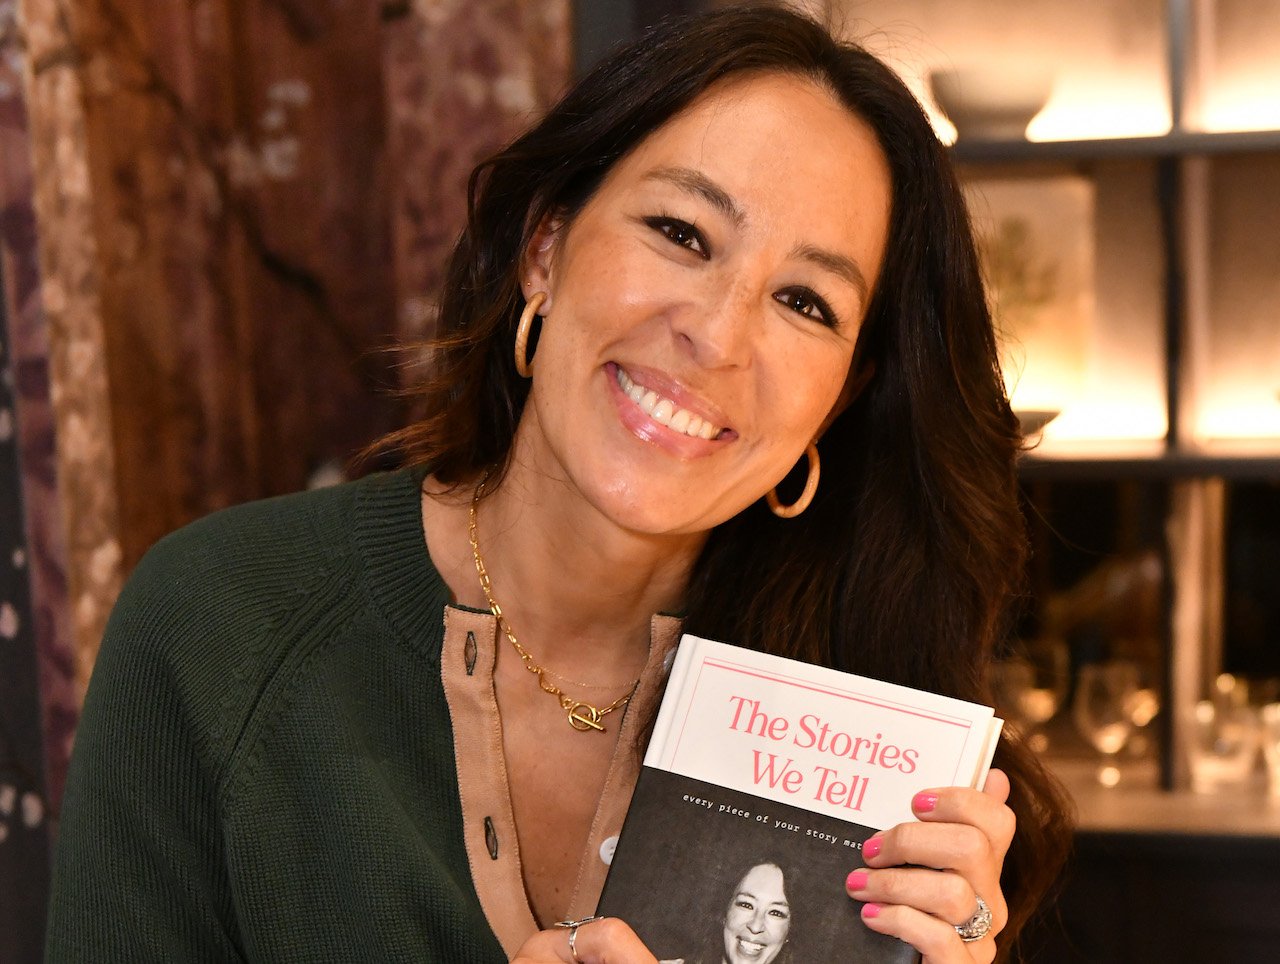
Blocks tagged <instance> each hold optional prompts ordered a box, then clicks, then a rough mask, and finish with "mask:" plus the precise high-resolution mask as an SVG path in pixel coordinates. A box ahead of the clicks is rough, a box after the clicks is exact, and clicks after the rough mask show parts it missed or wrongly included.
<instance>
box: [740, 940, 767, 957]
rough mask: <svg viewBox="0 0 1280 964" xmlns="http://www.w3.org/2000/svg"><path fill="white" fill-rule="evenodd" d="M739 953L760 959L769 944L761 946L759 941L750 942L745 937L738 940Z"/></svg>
mask: <svg viewBox="0 0 1280 964" xmlns="http://www.w3.org/2000/svg"><path fill="white" fill-rule="evenodd" d="M737 941H738V951H739V952H740V953H741V954H742V955H743V956H744V957H760V956H761V955H762V954H764V952H765V948H766V947H767V946H768V945H767V944H761V943H760V942H759V941H753V940H748V939H747V938H745V937H739V938H737Z"/></svg>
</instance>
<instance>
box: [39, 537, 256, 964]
mask: <svg viewBox="0 0 1280 964" xmlns="http://www.w3.org/2000/svg"><path fill="white" fill-rule="evenodd" d="M166 556H167V557H168V558H167V559H166ZM166 562H168V563H174V564H176V565H167V564H166ZM175 569H176V570H177V571H178V572H177V575H176V576H175V573H174V570H175ZM182 569H183V564H182V562H181V561H180V560H179V559H176V558H174V555H173V553H166V552H164V551H163V550H161V551H160V552H159V553H157V552H156V550H153V551H152V554H151V555H150V557H149V558H148V559H147V560H144V562H143V564H142V565H141V566H140V567H139V570H138V572H137V573H136V574H135V576H134V578H133V579H132V580H131V581H130V583H129V585H128V586H127V587H126V589H125V591H124V593H123V594H122V595H121V598H120V600H119V602H118V603H117V606H116V609H115V611H114V612H113V613H112V617H111V620H110V623H109V625H108V628H107V632H106V635H105V638H104V641H103V646H102V650H101V652H100V654H99V657H98V661H97V665H96V667H95V670H94V675H93V679H92V682H91V684H90V686H89V692H88V695H87V697H86V700H85V706H84V713H83V716H82V718H81V721H80V725H79V729H78V731H77V735H76V746H75V750H74V754H73V760H72V765H71V770H70V773H69V774H68V782H67V789H66V795H65V797H64V800H63V808H62V817H61V826H60V829H59V834H60V836H59V843H58V848H57V856H56V860H55V865H54V880H53V892H52V898H51V905H50V917H49V928H48V934H47V939H46V960H47V961H130V962H147V961H156V962H160V961H165V962H182V961H240V960H243V959H244V958H243V955H242V954H241V953H240V951H239V949H238V947H237V943H238V940H237V930H236V923H235V913H234V909H233V907H232V901H231V896H230V887H229V885H228V882H227V874H226V871H225V861H224V854H223V844H222V838H221V830H220V820H219V805H218V795H217V782H218V778H219V769H220V765H219V762H218V757H219V755H220V754H221V753H223V752H224V750H223V749H220V748H223V747H224V746H225V737H221V736H219V735H218V734H216V731H215V728H214V727H213V726H211V724H210V721H211V720H214V719H216V718H217V715H218V709H219V708H218V707H217V706H216V705H206V704H210V703H216V702H217V700H216V698H214V697H208V698H202V695H201V692H202V689H201V686H200V685H199V677H200V676H202V675H205V674H207V673H208V672H212V671H214V667H213V665H212V661H213V657H212V656H209V655H205V656H203V657H202V656H201V655H200V654H198V653H197V654H194V655H193V654H192V653H191V652H190V650H191V649H192V648H193V647H191V646H190V645H189V643H190V641H191V640H192V639H196V640H199V639H201V638H202V637H203V636H205V635H206V634H207V627H205V628H204V632H201V631H200V630H199V629H197V628H196V624H197V623H198V622H199V621H200V617H201V612H200V606H199V605H198V604H195V603H193V601H192V600H193V598H198V596H193V595H192V593H193V590H194V589H195V587H193V586H192V585H190V582H191V580H189V579H184V578H183V576H182V573H181V571H182ZM184 647H185V648H184ZM202 659H203V661H204V662H203V664H202V663H201V660H202Z"/></svg>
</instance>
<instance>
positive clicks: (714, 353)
mask: <svg viewBox="0 0 1280 964" xmlns="http://www.w3.org/2000/svg"><path fill="white" fill-rule="evenodd" d="M759 313H760V308H759V307H758V305H757V304H756V298H755V296H754V295H753V294H752V293H751V292H749V291H748V290H746V289H745V286H726V287H723V288H720V289H718V290H715V291H711V292H708V294H707V296H706V297H705V298H701V299H697V300H695V301H693V302H691V303H689V304H687V305H685V306H684V308H683V310H682V311H681V312H680V313H679V314H678V315H677V316H676V319H675V322H674V324H673V328H674V330H675V335H676V337H677V338H678V339H679V340H680V341H681V342H682V344H683V345H684V346H685V348H686V350H687V351H688V352H689V354H690V355H691V356H692V358H693V360H694V361H695V362H696V363H697V364H698V365H699V366H701V367H703V368H745V367H747V366H749V365H750V364H751V348H752V340H753V338H754V332H755V329H756V328H757V327H758V326H759V324H760V318H759Z"/></svg>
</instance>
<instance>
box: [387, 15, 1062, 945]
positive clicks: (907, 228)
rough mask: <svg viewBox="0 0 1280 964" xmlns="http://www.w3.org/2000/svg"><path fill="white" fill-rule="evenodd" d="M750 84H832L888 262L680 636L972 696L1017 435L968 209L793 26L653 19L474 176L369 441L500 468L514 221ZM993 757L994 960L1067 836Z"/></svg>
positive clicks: (983, 670)
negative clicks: (670, 124) (398, 398)
mask: <svg viewBox="0 0 1280 964" xmlns="http://www.w3.org/2000/svg"><path fill="white" fill-rule="evenodd" d="M768 71H778V72H784V73H787V74H791V75H797V76H801V77H804V78H808V79H810V80H812V81H813V82H814V83H816V84H818V85H820V86H821V87H822V88H824V89H825V90H828V91H829V92H831V93H832V94H833V95H834V96H835V97H836V98H838V99H839V100H840V101H841V102H842V103H843V104H844V105H845V106H846V107H847V108H848V109H849V110H850V111H851V112H852V113H854V114H856V115H857V116H859V117H861V118H862V119H863V120H864V121H866V122H867V123H868V124H870V126H871V127H872V128H873V130H874V131H875V133H876V136H877V138H878V140H879V143H880V146H881V148H882V149H883V151H884V153H885V156H886V158H887V159H888V163H889V168H890V171H891V175H892V183H893V197H892V213H891V221H890V228H889V237H888V242H887V250H886V254H885V259H884V265H883V268H882V270H881V273H880V277H879V278H878V279H877V282H876V285H875V293H874V296H873V297H872V299H871V302H870V304H869V305H868V308H867V314H866V318H865V320H864V322H863V326H862V329H861V331H860V333H859V336H858V345H857V356H858V357H859V358H860V359H862V360H863V361H865V362H870V363H872V364H874V366H875V368H874V370H875V375H874V377H873V378H872V379H871V380H870V383H869V384H868V386H867V387H866V389H865V390H864V391H863V392H862V393H861V394H860V395H859V396H858V397H857V398H856V399H855V401H854V402H853V403H852V404H851V405H849V406H848V408H847V409H845V410H844V411H843V412H842V413H841V414H840V415H839V416H838V417H836V418H835V419H834V421H833V422H832V424H831V425H830V427H829V428H828V430H827V431H826V433H825V434H824V435H823V437H822V439H821V441H820V443H819V446H818V447H819V451H820V454H821V459H822V483H821V485H820V486H819V489H818V494H817V496H816V497H815V499H814V500H813V503H812V505H811V506H810V507H809V509H808V510H807V511H806V512H805V513H804V514H803V515H801V516H800V517H799V518H797V519H793V520H785V521H784V520H781V519H778V518H776V517H774V516H773V515H772V514H771V513H770V512H769V510H768V509H767V508H765V507H764V505H763V504H762V503H758V504H756V505H754V506H752V507H750V508H748V509H747V510H746V511H744V512H742V513H741V514H740V515H738V516H736V517H735V518H733V519H730V520H729V521H728V522H725V523H724V524H722V525H720V526H719V527H717V528H716V529H715V530H713V531H712V532H711V533H710V535H709V538H708V540H707V543H706V546H705V548H704V550H703V552H702V555H701V557H700V558H699V560H698V562H697V564H696V566H695V569H694V573H693V577H692V580H691V583H690V585H689V587H688V594H687V616H686V628H687V629H688V630H689V631H691V632H695V633H698V634H700V635H705V636H710V637H713V638H719V639H726V640H732V641H733V642H735V643H737V644H739V645H742V646H746V647H750V648H753V649H759V650H765V651H768V652H773V653H779V654H781V655H784V656H791V657H796V658H799V659H804V660H808V661H811V662H817V663H822V664H826V665H829V666H834V667H837V668H839V669H843V670H850V671H855V672H858V673H862V674H865V675H869V676H875V677H878V678H881V679H885V680H891V681H894V682H898V683H905V684H907V685H910V686H916V687H920V688H923V689H928V690H933V691H935V692H939V693H945V694H947V695H950V696H956V697H961V698H964V699H971V700H980V701H988V700H989V696H990V694H989V689H988V681H987V667H988V664H989V662H990V660H991V658H992V653H993V651H994V649H995V647H996V646H997V645H998V644H999V643H1000V642H1001V641H1002V640H1003V638H1004V636H1005V634H1006V633H1007V632H1008V628H1009V619H1008V616H1009V609H1010V605H1011V603H1012V602H1013V601H1014V600H1015V599H1016V598H1017V596H1018V593H1019V590H1020V580H1021V573H1022V572H1023V569H1024V557H1025V552H1026V543H1025V534H1024V529H1023V520H1022V515H1021V511H1020V509H1019V505H1018V498H1017V470H1016V460H1017V455H1018V451H1019V447H1020V445H1021V436H1020V434H1019V429H1018V422H1017V419H1016V418H1015V416H1014V414H1013V412H1012V411H1011V409H1010V407H1009V403H1008V400H1007V397H1006V394H1005V390H1004V385H1003V382H1002V379H1001V375H1000V369H999V364H998V356H997V348H996V341H995V337H994V334H993V331H992V324H991V318H990V315H989V312H988V309H987V303H986V300H985V297H984V292H983V287H982V282H981V279H980V276H979V267H978V261H977V255H976V252H975V247H974V241H973V235H972V230H971V227H970V223H969V218H968V214H967V211H966V209H965V205H964V202H963V199H962V196H961V193H960V190H959V187H958V185H957V182H956V178H955V175H954V173H953V171H952V167H951V164H950V161H949V158H948V155H947V151H946V149H945V148H944V147H943V146H942V145H941V144H939V142H938V140H937V138H936V136H935V135H934V133H933V130H932V128H931V127H930V125H929V122H928V120H927V119H926V117H925V115H924V113H923V112H922V111H921V109H920V106H919V105H918V104H917V102H916V101H915V99H914V97H913V96H912V95H911V93H910V92H909V91H908V90H907V89H906V87H905V86H903V84H902V83H901V81H900V80H899V79H898V78H897V76H896V75H895V74H894V73H893V72H892V71H891V70H889V69H888V68H887V67H885V66H884V65H883V64H882V63H880V61H878V60H877V59H876V58H875V57H873V56H872V55H871V54H869V53H867V52H866V51H865V50H863V49H862V48H861V47H859V46H857V45H856V44H852V43H847V42H840V41H837V40H836V39H834V38H833V37H832V36H831V34H830V33H829V32H828V31H827V30H826V29H825V28H824V27H822V26H821V25H819V24H817V23H814V22H813V21H812V20H809V19H806V18H805V17H803V16H801V15H798V14H796V13H793V12H789V11H786V10H783V9H779V8H773V7H754V8H741V7H739V8H735V9H730V10H723V11H718V12H714V13H710V14H705V15H701V16H697V17H693V18H687V19H678V20H670V21H667V22H664V23H663V24H660V25H659V26H658V27H656V28H655V29H653V30H652V31H650V32H649V33H648V34H647V35H645V36H644V37H643V38H641V39H640V40H638V41H637V42H635V43H634V44H631V45H630V46H627V47H625V48H622V49H620V50H619V51H617V52H616V53H615V54H614V55H612V56H611V57H609V58H608V59H606V60H605V61H604V62H603V63H602V64H600V65H599V66H598V67H596V68H595V69H594V70H593V71H592V72H591V73H590V74H588V75H587V76H586V77H585V78H583V79H582V80H581V81H580V82H579V83H578V84H577V85H576V86H575V87H574V88H573V89H572V90H570V91H569V92H568V94H566V95H565V97H564V98H563V99H562V100H561V101H560V102H559V103H558V104H556V105H555V106H554V107H553V108H552V109H551V111H550V112H549V113H548V114H547V115H546V116H545V117H544V118H543V119H542V120H541V121H540V122H539V123H538V124H536V125H535V126H534V127H533V128H532V129H531V130H529V131H528V132H527V133H526V134H524V135H523V136H522V137H520V138H519V139H517V140H516V141H515V142H514V143H513V144H511V145H510V146H509V147H508V148H506V149H505V150H503V151H501V152H500V153H498V154H496V155H495V156H493V157H491V158H489V159H488V160H486V161H485V162H484V163H482V164H481V165H480V166H479V167H478V168H476V170H475V172H474V173H473V174H472V177H471V181H470V184H469V188H468V202H469V208H468V210H469V214H468V222H467V226H466V229H465V230H464V231H463V233H462V235H461V237H460V239H459V240H458V243H457V246H456V247H455V249H454V251H453V254H452V257H451V259H450V262H449V268H448V274H447V280H446V284H445V289H444V293H443V298H442V301H441V305H440V316H439V323H438V332H437V337H436V338H435V339H434V340H433V341H432V342H431V344H430V346H429V349H430V365H429V366H428V367H429V368H430V372H429V374H428V376H427V377H426V378H425V379H424V380H423V382H422V383H421V385H419V386H417V387H416V388H415V390H414V394H415V396H416V399H417V402H418V403H419V404H420V405H421V410H422V411H423V412H424V413H425V414H424V417H423V418H422V419H421V420H419V421H417V422H416V423H415V424H413V425H410V426H409V427H407V428H405V429H403V430H402V431H400V432H397V433H395V434H393V435H392V436H389V437H388V438H386V439H384V440H383V443H382V449H383V451H384V452H385V451H393V452H395V453H397V455H398V456H399V458H400V459H401V460H404V461H409V462H413V463H418V464H425V465H429V466H430V470H431V471H432V472H433V473H434V474H435V476H436V477H437V478H438V479H440V480H441V481H443V482H445V483H453V484H456V485H461V484H463V483H466V482H467V481H469V480H473V479H474V478H475V477H476V476H477V475H478V474H480V473H481V472H484V471H486V470H495V471H497V472H498V473H501V472H502V470H503V469H504V468H505V465H506V462H507V459H508V458H509V455H510V452H511V447H512V439H513V437H514V434H515V430H516V425H517V423H518V422H519V419H520V415H521V411H522V410H523V407H524V403H525V399H526V397H527V395H528V383H527V382H526V381H525V380H523V379H521V378H520V377H519V376H518V375H517V374H516V371H515V367H514V363H513V360H512V348H511V346H512V342H513V339H514V332H515V327H516V321H517V318H518V317H519V314H520V309H521V308H522V300H521V296H520V291H519V287H520V286H519V266H520V262H521V259H522V255H523V253H524V251H525V250H526V248H527V247H528V244H529V242H530V239H531V237H532V233H533V231H534V230H535V228H536V226H537V225H538V224H539V223H540V222H541V221H542V220H543V218H544V217H546V216H547V215H548V214H554V215H555V216H556V217H558V218H562V219H563V220H564V221H565V222H566V224H567V225H568V226H569V229H570V230H571V229H572V222H573V218H574V216H575V215H576V213H577V212H578V211H579V210H580V209H581V207H582V205H583V204H584V203H585V202H586V201H587V200H588V199H589V198H590V197H591V196H592V193H593V192H594V191H595V190H596V188H597V186H598V185H599V184H600V183H601V179H602V178H603V177H604V176H605V175H606V174H607V173H608V172H609V170H610V168H611V167H612V166H613V164H615V163H616V162H617V161H618V159H619V158H621V157H623V156H624V155H625V154H627V153H628V152H629V151H630V150H632V149H633V148H634V147H635V146H636V145H637V144H638V143H639V142H640V141H642V140H643V139H644V138H645V137H646V136H647V135H648V134H650V133H651V132H653V131H654V130H656V129H657V128H659V127H660V126H661V125H662V124H664V123H665V122H666V121H668V120H669V119H670V118H672V117H673V116H674V115H676V114H677V113H679V112H680V111H681V110H683V109H684V108H685V107H687V106H688V105H689V104H690V103H691V102H692V101H693V100H694V99H695V98H696V97H698V96H699V95H700V94H701V93H703V92H704V91H706V90H707V89H708V88H709V87H711V86H712V85H713V84H715V83H717V82H718V81H720V80H723V79H724V78H726V77H729V76H733V75H741V74H744V73H746V72H768ZM802 464H803V463H802ZM784 489H785V486H784ZM784 497H785V492H784ZM996 759H997V763H998V765H999V766H1001V767H1003V768H1004V769H1005V770H1006V771H1007V772H1008V774H1009V777H1010V779H1011V781H1012V783H1013V793H1012V796H1011V799H1010V806H1011V807H1012V808H1013V810H1014V811H1015V813H1016V814H1017V817H1018V831H1017V836H1016V839H1015V841H1014V845H1013V847H1012V849H1011V850H1010V852H1009V855H1008V858H1007V860H1006V863H1005V877H1004V885H1005V891H1006V895H1007V899H1008V902H1009V908H1010V921H1009V925H1008V927H1007V928H1006V930H1005V932H1004V934H1003V935H1002V937H1001V941H1000V944H1001V953H1002V956H1005V957H1007V956H1008V955H1009V953H1010V948H1011V946H1012V944H1013V942H1014V939H1015V938H1016V935H1017V933H1018V931H1019V930H1020V928H1021V927H1022V925H1023V924H1025V923H1026V921H1027V920H1028V919H1029V917H1030V916H1031V915H1032V913H1033V912H1034V911H1035V909H1036V908H1037V907H1038V906H1039V905H1040V904H1041V902H1042V900H1043V898H1044V895H1045V893H1046V891H1047V890H1048V889H1049V887H1050V886H1051V884H1052V883H1053V882H1054V880H1055V878H1056V877H1057V874H1058V872H1059V870H1060V868H1061V866H1062V863H1063V861H1064V859H1065V854H1066V851H1067V848H1068V841H1069V834H1070V825H1069V820H1068V817H1067V813H1068V807H1067V805H1066V803H1065V799H1064V797H1063V795H1062V793H1061V791H1060V790H1059V789H1058V788H1057V785H1056V783H1055V782H1054V781H1053V780H1052V779H1051V778H1050V777H1049V775H1048V774H1047V773H1046V772H1045V771H1044V769H1043V768H1042V767H1041V766H1040V764H1039V763H1038V762H1037V760H1036V758H1035V757H1034V756H1033V755H1032V754H1030V753H1029V752H1028V751H1027V750H1026V749H1025V748H1024V747H1022V746H1021V745H1020V744H1019V743H1017V742H1016V741H1014V740H1004V741H1002V745H1001V747H1000V750H999V752H998V753H997V758H996Z"/></svg>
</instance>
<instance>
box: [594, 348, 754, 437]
mask: <svg viewBox="0 0 1280 964" xmlns="http://www.w3.org/2000/svg"><path fill="white" fill-rule="evenodd" d="M605 372H606V374H607V375H608V377H609V380H610V382H611V383H612V390H613V392H614V399H615V401H616V403H617V404H618V408H619V414H620V416H621V418H622V422H623V424H624V425H625V426H626V427H627V428H628V429H629V430H630V431H631V433H632V434H634V435H636V436H637V437H638V438H641V439H644V440H645V441H647V442H653V443H656V444H658V445H660V446H662V447H663V448H666V449H668V450H669V451H671V452H673V453H674V454H676V455H677V456H679V457H681V458H697V457H699V456H703V455H708V454H710V453H711V452H714V451H715V450H716V449H717V448H719V446H720V445H722V444H724V443H725V442H729V441H732V440H733V439H736V438H737V437H738V433H737V432H735V431H734V430H733V429H731V428H727V427H725V426H724V422H725V418H724V416H723V415H722V414H721V413H720V412H719V411H718V410H717V409H715V408H714V407H713V406H711V405H710V404H708V403H707V402H706V401H705V400H704V399H701V398H698V397H697V396H694V395H693V394H692V393H690V392H689V391H687V390H686V389H684V388H682V387H681V386H680V385H679V384H678V383H677V382H675V381H673V380H672V379H670V378H668V377H666V376H664V375H662V374H661V373H659V372H655V371H652V370H648V369H632V370H627V369H625V368H623V367H622V366H621V365H619V364H618V363H617V362H608V363H607V364H606V365H605Z"/></svg>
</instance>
